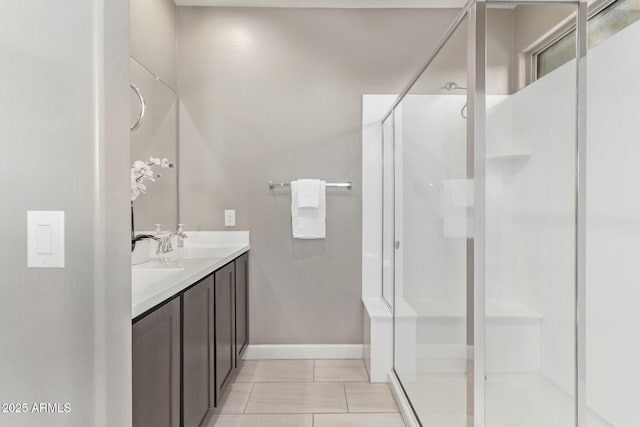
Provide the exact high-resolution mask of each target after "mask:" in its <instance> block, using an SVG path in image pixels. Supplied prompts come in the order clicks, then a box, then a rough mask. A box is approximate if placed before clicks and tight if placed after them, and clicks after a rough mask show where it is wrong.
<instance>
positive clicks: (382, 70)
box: [177, 7, 455, 344]
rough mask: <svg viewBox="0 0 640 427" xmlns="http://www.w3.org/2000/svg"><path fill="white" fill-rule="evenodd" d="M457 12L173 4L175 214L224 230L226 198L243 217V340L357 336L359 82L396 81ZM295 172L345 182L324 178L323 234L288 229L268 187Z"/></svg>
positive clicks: (393, 86) (368, 86)
mask: <svg viewBox="0 0 640 427" xmlns="http://www.w3.org/2000/svg"><path fill="white" fill-rule="evenodd" d="M454 16H455V11H452V10H446V9H439V10H406V9H405V10H393V9H390V10H366V9H359V10H349V9H343V10H333V9H253V8H241V9H240V8H238V9H234V8H198V7H178V20H177V22H178V25H177V26H178V91H179V93H180V97H181V102H182V105H181V111H180V166H181V167H180V168H179V181H180V191H179V193H180V219H181V222H184V223H186V224H188V229H191V230H194V229H198V230H205V229H206V230H209V229H216V230H218V229H220V230H221V229H225V227H224V219H223V210H224V209H229V208H234V209H236V210H237V227H235V229H239V230H244V229H247V230H250V231H251V233H252V234H251V245H252V251H251V290H250V294H251V301H250V306H251V307H250V316H251V319H250V328H251V342H252V343H253V344H297V343H304V344H323V343H324V344H326V343H328V344H353V343H361V342H362V308H361V301H360V300H361V266H360V264H361V250H362V248H361V172H362V171H361V122H362V94H364V93H397V92H399V91H400V89H402V87H403V86H404V84H406V82H407V81H408V80H409V78H410V77H411V75H412V74H413V73H414V72H415V71H416V70H417V69H418V67H419V65H420V64H421V63H422V62H423V61H424V60H425V58H426V55H427V54H428V53H429V52H430V51H431V49H432V48H433V46H434V45H435V43H436V42H437V40H438V39H439V38H440V36H441V35H442V33H443V32H444V30H445V29H446V28H447V27H448V25H449V24H450V22H451V20H452V19H453V17H454ZM442 84H444V82H443V83H442ZM302 177H310V178H313V177H317V178H323V179H326V180H328V181H346V180H349V181H353V183H354V188H353V190H352V191H345V190H329V194H328V196H327V239H326V240H318V241H303V240H294V239H292V237H291V225H290V224H291V216H290V208H289V206H290V197H289V191H288V190H274V191H270V190H268V188H267V183H268V181H269V180H274V181H281V180H282V181H289V180H292V179H295V178H302ZM226 229H234V228H226Z"/></svg>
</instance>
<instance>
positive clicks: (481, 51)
mask: <svg viewBox="0 0 640 427" xmlns="http://www.w3.org/2000/svg"><path fill="white" fill-rule="evenodd" d="M520 4H532V5H543V4H558V5H571V6H574V7H576V13H575V21H576V70H575V71H576V109H575V113H576V116H575V126H576V132H575V201H574V202H575V205H574V206H575V209H574V212H575V218H574V220H575V240H574V245H575V246H574V251H575V252H574V254H575V255H574V256H575V263H574V267H575V270H574V280H575V301H574V302H575V313H574V319H575V334H574V338H575V365H574V373H575V375H574V378H575V383H574V393H575V425H576V427H585V426H586V181H587V180H586V176H587V174H586V164H587V163H586V142H587V138H586V127H587V126H586V125H587V109H586V95H587V25H588V24H587V20H588V3H587V0H470V1H469V2H467V3H466V4H465V6H464V7H463V8H462V9H461V10H460V12H459V14H458V15H457V16H456V18H455V19H454V21H453V23H452V24H451V25H450V26H449V29H448V30H447V31H446V32H445V34H444V35H443V37H442V38H441V39H440V41H439V42H438V44H437V45H436V47H435V49H434V50H433V52H432V53H431V54H430V55H429V57H428V59H427V60H426V62H425V63H424V64H423V66H422V67H421V68H420V69H419V70H418V72H417V73H416V74H415V75H414V77H413V78H412V79H411V80H410V81H409V83H408V84H407V85H406V86H405V87H404V89H403V90H402V92H400V94H399V96H398V97H397V99H396V100H395V101H394V103H393V104H392V105H391V107H390V108H389V110H388V111H387V113H386V114H385V115H384V116H383V117H382V119H381V123H384V121H385V120H387V119H388V118H390V116H392V115H393V114H394V112H395V110H396V108H397V107H399V106H400V103H401V102H402V100H403V99H404V98H405V96H406V95H407V94H408V93H409V92H410V90H411V89H412V87H413V86H414V85H415V83H416V82H417V81H418V80H419V79H420V77H421V76H422V75H423V73H424V72H425V71H426V70H427V69H428V68H429V66H430V64H431V63H432V62H433V60H434V59H435V58H436V56H437V55H438V54H439V53H440V51H441V50H442V49H443V48H444V47H445V45H446V44H447V42H448V41H449V39H450V38H451V36H452V35H453V34H454V33H455V32H456V31H457V30H458V28H459V27H460V24H461V23H462V22H463V21H464V20H465V19H466V18H468V20H469V21H468V26H469V27H468V40H467V55H468V56H467V88H468V90H467V102H468V112H467V178H469V179H473V180H474V238H473V239H469V240H468V241H467V278H468V279H467V291H468V292H470V293H471V295H470V296H469V294H468V295H467V344H468V345H472V346H473V360H471V361H469V363H468V366H469V367H470V369H471V370H472V371H473V375H472V376H469V381H472V382H473V384H471V385H470V386H471V387H472V388H473V393H467V396H468V401H467V408H468V409H467V410H469V408H473V413H472V415H473V426H474V427H485V409H486V406H485V405H486V401H485V378H486V377H485V318H486V311H485V241H486V236H485V220H486V215H485V213H486V212H485V210H486V204H485V196H486V195H485V183H486V169H485V168H486V160H485V158H486V128H487V122H486V119H487V107H486V105H487V103H486V99H487V90H486V89H487V87H486V81H487V9H488V6H490V5H520ZM392 119H393V117H392ZM470 160H472V161H470ZM383 161H384V160H383ZM383 203H385V201H384V199H383ZM397 238H398V237H397V236H394V241H396V240H397ZM471 278H472V283H471V284H470V283H469V280H471ZM393 288H394V295H395V281H394V286H393ZM395 301H396V298H395V297H394V307H393V313H394V317H393V324H394V327H393V343H392V345H393V369H392V373H391V374H392V375H393V377H394V381H396V382H397V383H398V384H399V386H400V388H401V389H402V392H403V393H404V395H405V398H406V399H407V401H408V403H409V407H410V408H411V410H412V411H413V417H415V419H416V420H418V422H419V419H418V416H417V414H416V411H415V410H414V408H413V406H412V404H411V401H410V399H409V396H408V395H407V393H406V390H405V388H404V386H403V385H402V381H401V380H400V377H399V375H398V373H397V371H396V354H395V339H396V337H395V335H396V334H395V322H396V318H395V313H396V310H395ZM470 330H472V331H473V334H469V331H470ZM488 427H491V426H488Z"/></svg>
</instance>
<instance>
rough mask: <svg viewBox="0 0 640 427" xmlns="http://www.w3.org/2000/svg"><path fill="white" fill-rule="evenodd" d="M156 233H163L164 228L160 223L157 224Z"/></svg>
mask: <svg viewBox="0 0 640 427" xmlns="http://www.w3.org/2000/svg"><path fill="white" fill-rule="evenodd" d="M155 233H156V234H160V233H162V229H161V228H160V224H156V231H155Z"/></svg>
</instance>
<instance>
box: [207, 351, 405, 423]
mask: <svg viewBox="0 0 640 427" xmlns="http://www.w3.org/2000/svg"><path fill="white" fill-rule="evenodd" d="M208 427H404V423H403V421H402V417H401V416H400V414H399V413H398V407H397V406H396V403H395V401H394V399H393V395H392V394H391V390H390V389H389V386H388V385H387V384H370V383H369V376H368V375H367V371H366V369H365V367H364V363H363V361H362V360H247V361H245V362H244V364H243V366H242V367H241V368H240V369H239V371H238V374H237V376H236V377H235V379H234V382H233V383H231V384H229V386H228V387H227V391H226V393H225V395H224V396H223V398H222V402H221V404H220V405H219V407H218V408H216V411H215V414H214V416H213V417H212V418H211V421H210V422H209V425H208Z"/></svg>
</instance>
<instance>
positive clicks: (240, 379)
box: [235, 360, 314, 383]
mask: <svg viewBox="0 0 640 427" xmlns="http://www.w3.org/2000/svg"><path fill="white" fill-rule="evenodd" d="M313 366H314V364H313V360H245V361H244V363H243V365H242V367H241V368H240V369H239V372H238V376H237V377H236V379H235V382H237V383H265V382H274V383H275V382H277V383H283V382H311V381H313Z"/></svg>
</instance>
